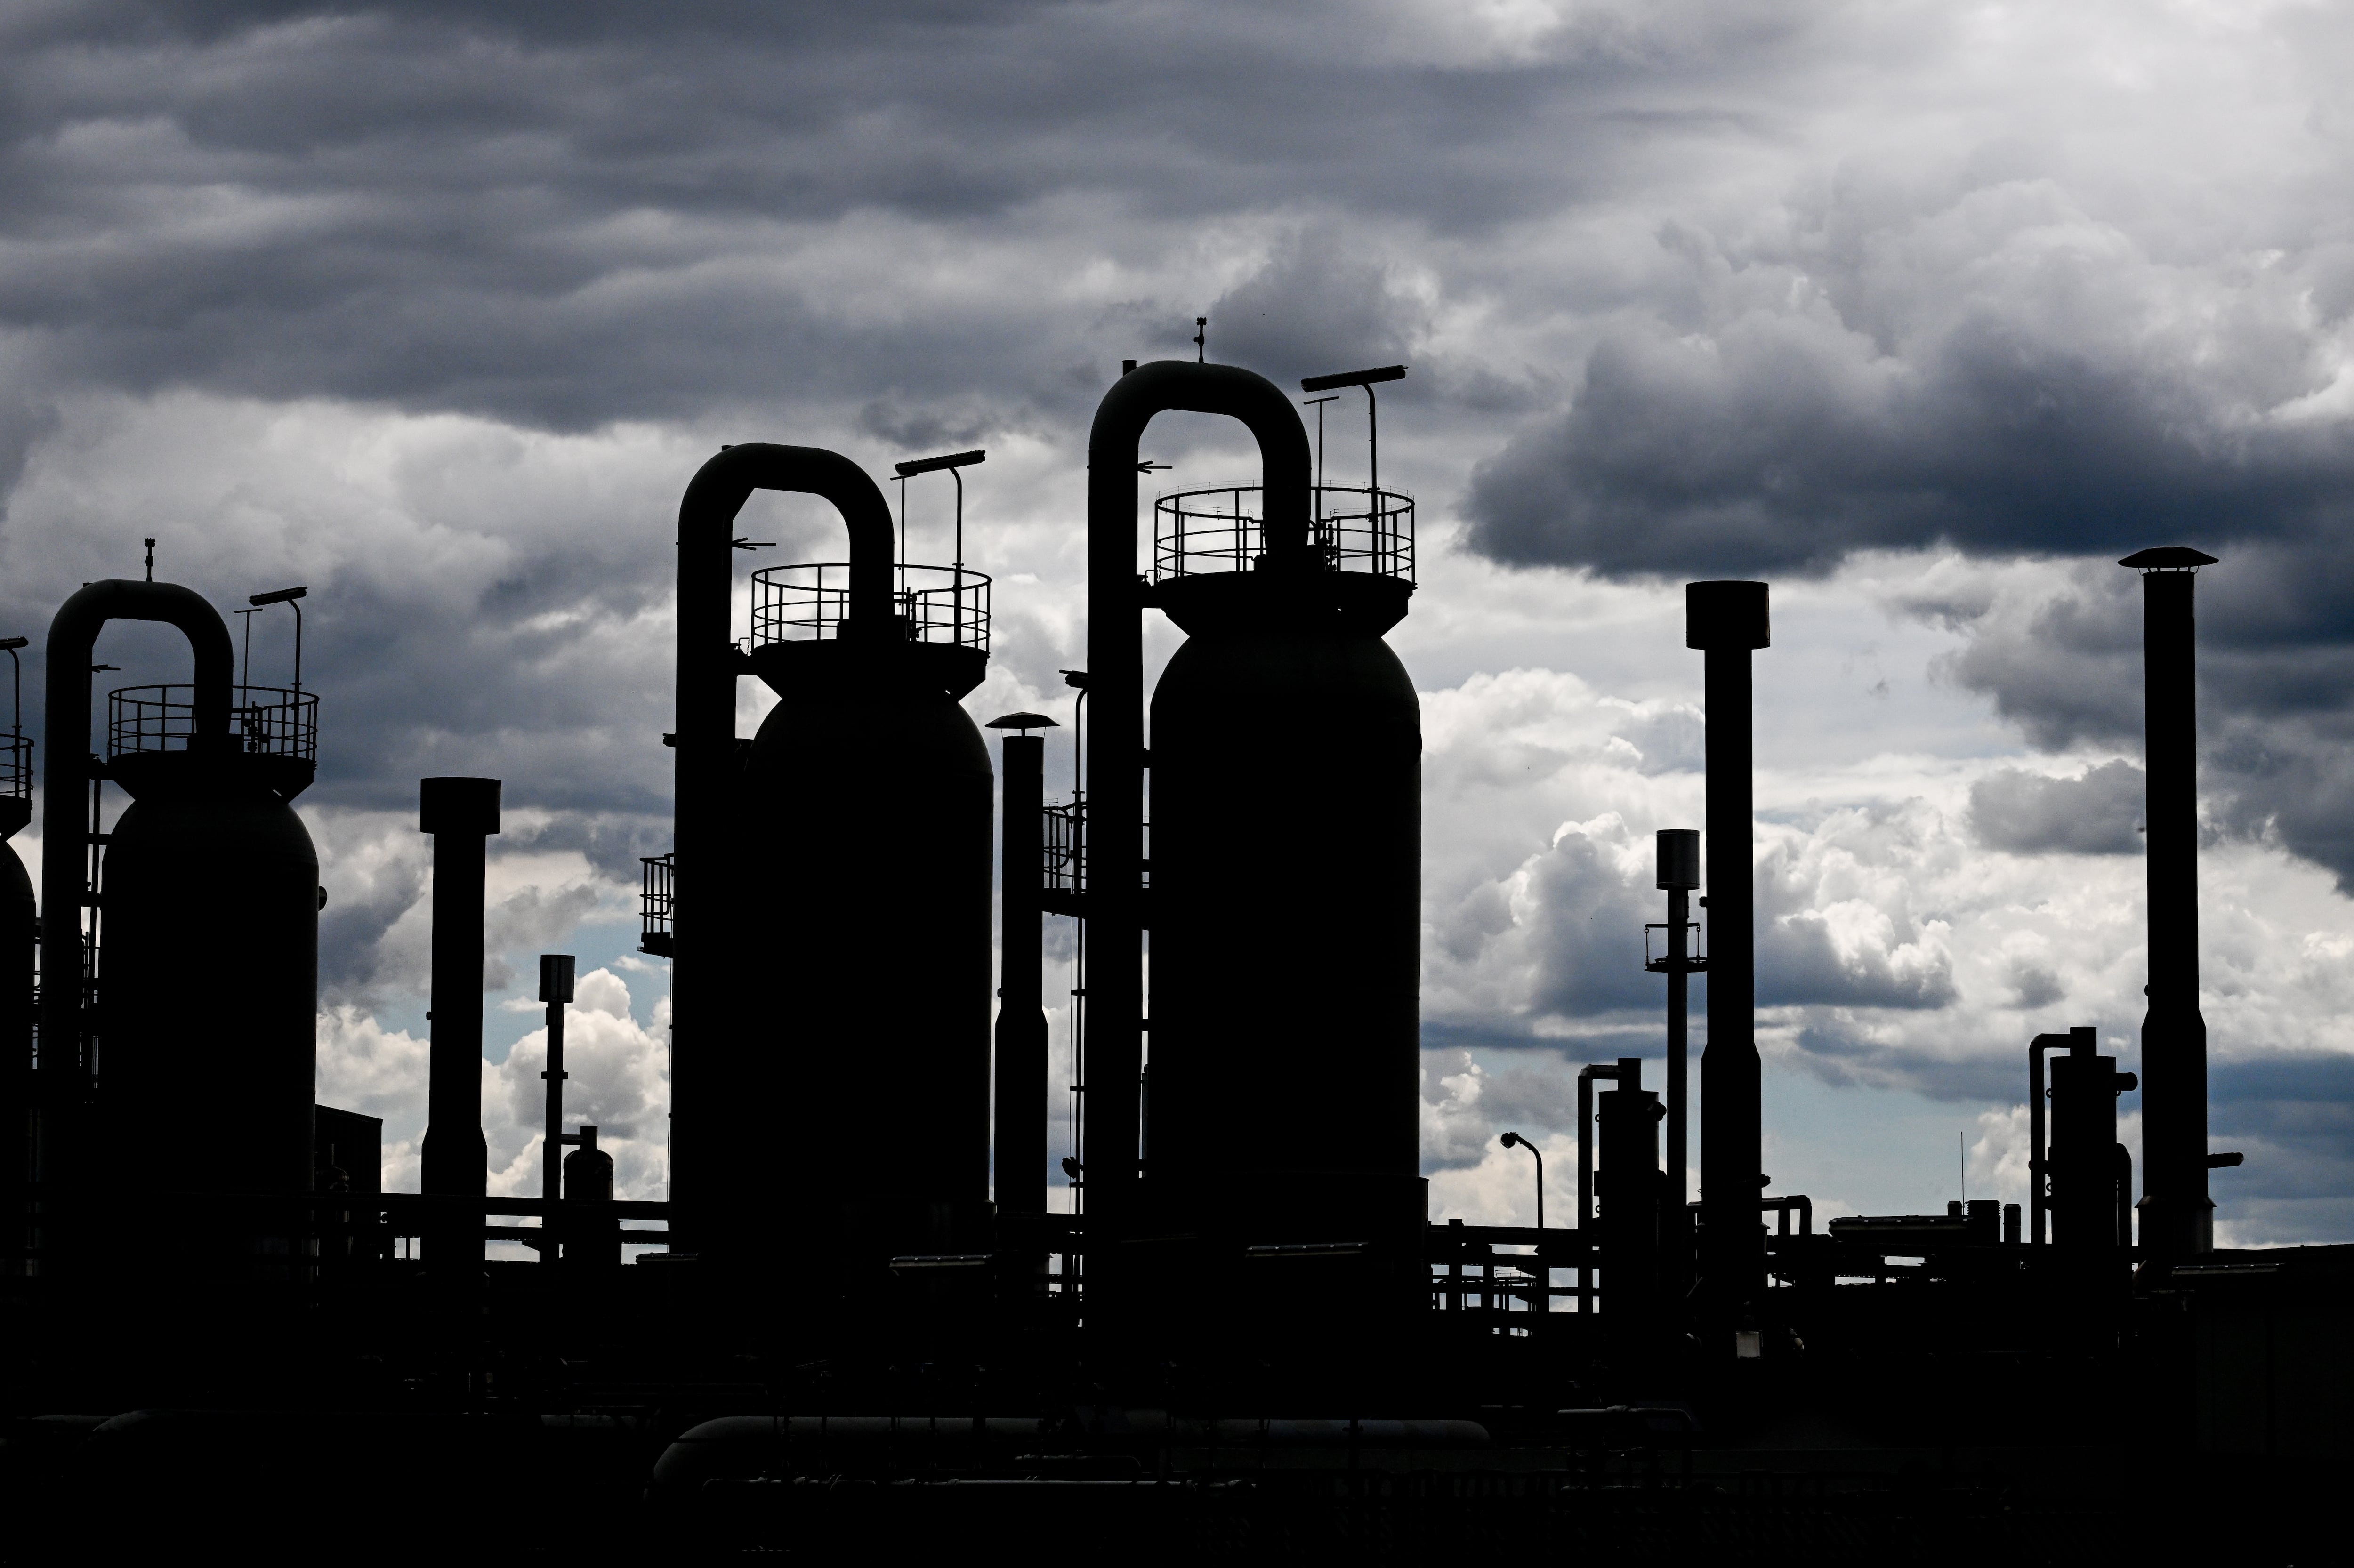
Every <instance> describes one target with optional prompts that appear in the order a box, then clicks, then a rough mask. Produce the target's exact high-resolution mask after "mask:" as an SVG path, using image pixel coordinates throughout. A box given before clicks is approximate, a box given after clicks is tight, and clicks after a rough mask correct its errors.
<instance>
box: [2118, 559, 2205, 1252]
mask: <svg viewBox="0 0 2354 1568" xmlns="http://www.w3.org/2000/svg"><path fill="white" fill-rule="evenodd" d="M2117 564H2118V565H2119V566H2121V567H2133V568H2134V569H2135V570H2137V571H2138V572H2140V573H2141V575H2142V576H2141V596H2142V598H2141V603H2142V701H2143V708H2144V715H2143V725H2144V727H2145V730H2146V732H2147V742H2146V745H2145V748H2144V749H2145V758H2144V760H2145V762H2146V764H2147V770H2148V771H2147V779H2148V782H2147V789H2148V802H2147V810H2146V811H2145V813H2144V816H2145V819H2146V821H2147V837H2146V839H2145V843H2146V845H2147V852H2146V853H2147V856H2148V874H2149V986H2148V993H2149V1011H2148V1012H2147V1014H2145V1015H2144V1017H2143V1019H2142V1026H2141V1066H2142V1073H2143V1075H2144V1077H2145V1079H2146V1082H2145V1083H2144V1085H2143V1088H2142V1097H2141V1104H2142V1184H2143V1185H2142V1192H2143V1196H2142V1201H2141V1207H2142V1211H2143V1213H2142V1223H2141V1235H2142V1245H2143V1246H2144V1247H2145V1248H2146V1249H2147V1251H2148V1252H2149V1254H2150V1255H2151V1256H2153V1257H2155V1258H2160V1259H2166V1260H2169V1261H2170V1260H2174V1259H2180V1258H2188V1257H2191V1256H2194V1255H2198V1254H2200V1253H2206V1252H2212V1251H2213V1250H2214V1249H2215V1205H2214V1202H2212V1201H2211V1199H2210V1198H2209V1197H2208V1195H2207V1020H2206V1018H2205V1017H2204V1016H2203V1015H2202V1014H2201V1013H2200V1011H2199V707H2198V701H2199V671H2198V663H2197V653H2196V641H2197V631H2198V626H2197V621H2196V619H2195V617H2194V615H2193V613H2192V603H2193V596H2194V593H2195V590H2196V588H2197V586H2198V580H2199V568H2200V567H2211V566H2213V565H2214V564H2215V557H2214V556H2210V555H2207V554H2205V553H2204V552H2202V551H2199V550H2191V549H2185V548H2183V547H2181V546H2161V547H2159V548H2157V549H2150V550H2140V551H2137V552H2136V553H2134V554H2133V555H2130V556H2126V558H2125V559H2124V560H2122V561H2119V562H2118V563H2117Z"/></svg>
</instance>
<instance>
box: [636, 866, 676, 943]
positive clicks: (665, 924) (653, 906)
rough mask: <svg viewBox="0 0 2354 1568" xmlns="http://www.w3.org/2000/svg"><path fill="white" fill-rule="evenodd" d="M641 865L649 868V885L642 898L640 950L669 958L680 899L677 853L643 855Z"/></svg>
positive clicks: (647, 869) (640, 895)
mask: <svg viewBox="0 0 2354 1568" xmlns="http://www.w3.org/2000/svg"><path fill="white" fill-rule="evenodd" d="M638 863H639V864H640V865H642V866H643V867H645V886H644V889H643V890H642V892H641V893H640V894H639V895H638V924H639V927H640V930H639V934H638V951H640V952H642V953H652V954H653V955H654V956H655V957H656V958H663V959H666V958H669V957H670V956H671V926H670V921H671V913H672V909H673V906H674V904H675V902H676V897H677V895H676V894H674V893H673V891H672V878H673V874H674V873H675V871H676V869H677V863H678V856H677V853H676V852H675V851H673V852H672V853H669V854H645V855H640V856H639V857H638Z"/></svg>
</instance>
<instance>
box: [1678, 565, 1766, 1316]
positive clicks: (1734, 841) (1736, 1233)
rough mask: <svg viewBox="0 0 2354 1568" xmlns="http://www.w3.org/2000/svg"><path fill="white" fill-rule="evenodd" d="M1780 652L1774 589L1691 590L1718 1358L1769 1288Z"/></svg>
mask: <svg viewBox="0 0 2354 1568" xmlns="http://www.w3.org/2000/svg"><path fill="white" fill-rule="evenodd" d="M1771 643H1772V639H1771V637H1770V635H1769V627H1768V622H1767V614H1766V599H1765V584H1764V583H1746V582H1704V583H1688V584H1686V585H1685V587H1684V646H1685V647H1687V648H1697V649H1700V650H1701V651H1702V653H1703V654H1704V655H1705V656H1706V660H1707V662H1706V666H1705V670H1704V674H1703V680H1704V682H1705V691H1706V696H1705V701H1706V703H1707V705H1708V759H1707V767H1708V811H1707V821H1708V910H1709V916H1710V918H1709V929H1708V935H1709V956H1708V969H1709V975H1708V1044H1707V1045H1706V1046H1705V1047H1703V1048H1702V1052H1701V1058H1700V1097H1701V1128H1700V1181H1701V1188H1700V1197H1701V1258H1700V1265H1701V1289H1702V1299H1703V1302H1704V1304H1705V1305H1704V1310H1705V1311H1706V1312H1707V1313H1708V1315H1709V1321H1708V1323H1707V1325H1706V1327H1707V1329H1708V1330H1709V1334H1710V1338H1709V1339H1708V1340H1704V1341H1703V1343H1704V1344H1706V1345H1707V1346H1708V1347H1709V1349H1710V1351H1711V1352H1712V1353H1714V1351H1716V1350H1717V1349H1718V1348H1719V1346H1720V1345H1721V1346H1722V1347H1723V1349H1726V1350H1730V1349H1731V1348H1732V1346H1733V1344H1734V1336H1733V1333H1732V1330H1735V1329H1738V1328H1741V1327H1743V1326H1744V1319H1745V1318H1747V1317H1748V1316H1749V1315H1750V1314H1751V1313H1753V1312H1754V1311H1755V1308H1756V1304H1757V1298H1758V1296H1759V1294H1760V1293H1761V1292H1762V1291H1763V1289H1764V1287H1765V1231H1764V1229H1763V1227H1761V1226H1760V1225H1759V1224H1758V1223H1757V1192H1758V1188H1759V1187H1760V1186H1761V1185H1762V1184H1763V1182H1762V1180H1761V1176H1760V1172H1759V1169H1758V1168H1759V1166H1760V1165H1761V1164H1762V1163H1763V1162H1764V1161H1763V1155H1762V1153H1761V1148H1762V1138H1763V1134H1762V1130H1761V1128H1760V1119H1761V1117H1762V1114H1763V1112H1762V1107H1761V1104H1760V1098H1759V1087H1758V1067H1757V1020H1756V1008H1757V939H1756V932H1755V928H1754V927H1755V918H1756V910H1755V903H1756V899H1755V885H1754V879H1753V877H1752V874H1751V870H1750V858H1751V855H1750V849H1751V843H1752V841H1753V829H1752V826H1751V817H1752V811H1751V779H1750V773H1751V768H1752V757H1751V747H1750V715H1749V705H1750V697H1749V655H1750V653H1751V652H1753V651H1755V650H1756V649H1759V648H1765V647H1769V646H1771ZM1748 1326H1750V1327H1755V1325H1754V1324H1750V1325H1748ZM1720 1330H1722V1331H1723V1332H1722V1333H1721V1334H1720V1332H1719V1331H1720Z"/></svg>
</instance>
